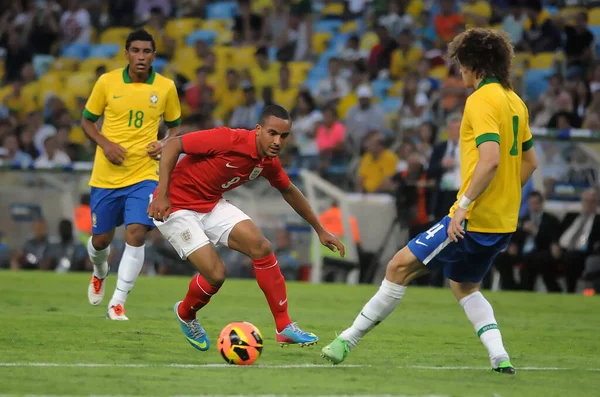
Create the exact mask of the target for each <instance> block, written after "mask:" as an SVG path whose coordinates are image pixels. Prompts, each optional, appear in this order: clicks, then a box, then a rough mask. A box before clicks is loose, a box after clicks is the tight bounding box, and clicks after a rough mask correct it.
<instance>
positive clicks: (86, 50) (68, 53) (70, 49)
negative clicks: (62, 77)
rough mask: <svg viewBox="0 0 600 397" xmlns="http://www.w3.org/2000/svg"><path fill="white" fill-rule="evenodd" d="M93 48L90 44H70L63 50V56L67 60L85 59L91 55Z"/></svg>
mask: <svg viewBox="0 0 600 397" xmlns="http://www.w3.org/2000/svg"><path fill="white" fill-rule="evenodd" d="M91 47H92V46H91V45H90V44H78V43H75V44H69V45H68V46H67V47H65V48H64V49H63V50H62V52H61V56H63V57H67V58H77V59H85V58H87V57H88V56H89V55H90V50H91Z"/></svg>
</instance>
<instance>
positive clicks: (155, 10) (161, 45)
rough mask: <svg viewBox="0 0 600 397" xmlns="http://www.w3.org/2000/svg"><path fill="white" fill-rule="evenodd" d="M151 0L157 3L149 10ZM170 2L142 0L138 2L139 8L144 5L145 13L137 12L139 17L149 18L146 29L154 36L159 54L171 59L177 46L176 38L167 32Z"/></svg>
mask: <svg viewBox="0 0 600 397" xmlns="http://www.w3.org/2000/svg"><path fill="white" fill-rule="evenodd" d="M151 2H153V3H155V5H154V6H152V7H151V8H150V10H149V12H148V8H147V7H149V6H150V3H151ZM168 3H169V2H165V1H164V0H152V1H150V2H148V1H140V2H138V8H140V7H142V8H143V9H144V13H143V14H139V13H138V12H136V15H138V17H139V16H140V15H144V17H141V19H142V20H146V19H147V20H148V22H147V24H146V25H145V26H144V29H146V31H147V32H148V33H150V34H151V35H152V37H153V38H154V42H155V44H156V54H157V56H159V57H163V58H168V59H170V58H171V57H172V56H173V52H174V50H175V47H176V46H175V40H173V39H172V38H170V37H169V36H167V35H166V33H165V26H166V24H167V20H166V17H167V16H168V15H169V14H168V13H167V10H169V9H170V4H168Z"/></svg>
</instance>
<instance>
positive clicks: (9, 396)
mask: <svg viewBox="0 0 600 397" xmlns="http://www.w3.org/2000/svg"><path fill="white" fill-rule="evenodd" d="M17 396H18V397H67V396H68V397H78V396H77V395H71V394H68V395H67V394H65V395H61V394H0V397H17ZM291 396H292V395H289V397H291ZM293 396H294V397H298V396H302V395H301V394H299V395H293ZM82 397H138V396H133V395H127V394H125V395H123V394H119V395H111V394H90V395H86V396H82ZM139 397H142V396H139ZM171 397H288V395H287V394H199V395H187V394H186V395H174V396H171ZM311 397H450V396H449V395H446V394H443V395H442V394H365V395H360V394H359V395H355V394H330V395H316V396H314V395H311Z"/></svg>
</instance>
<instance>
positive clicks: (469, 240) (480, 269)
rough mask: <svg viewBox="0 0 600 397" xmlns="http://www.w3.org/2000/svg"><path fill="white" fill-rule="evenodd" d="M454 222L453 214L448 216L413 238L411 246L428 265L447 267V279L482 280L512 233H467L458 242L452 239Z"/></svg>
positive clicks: (445, 269) (459, 280)
mask: <svg viewBox="0 0 600 397" xmlns="http://www.w3.org/2000/svg"><path fill="white" fill-rule="evenodd" d="M450 221H451V218H450V217H448V216H446V217H444V218H443V219H442V220H441V221H440V222H438V223H436V224H435V225H433V226H432V227H431V228H429V230H427V231H426V232H424V233H421V234H419V235H418V236H417V237H415V238H414V239H412V240H411V241H410V242H409V243H408V248H409V249H410V251H411V252H412V253H413V254H414V255H415V256H416V257H417V259H419V260H420V261H421V262H422V263H423V264H424V265H425V266H427V267H428V268H430V269H436V268H440V267H443V268H444V276H445V277H446V278H449V279H450V280H453V281H456V282H459V283H478V282H480V281H481V280H483V278H484V277H485V275H486V274H487V273H488V271H489V270H490V268H491V267H492V264H493V263H494V260H495V259H496V256H498V254H499V253H500V252H501V251H502V250H504V249H505V248H506V246H507V245H508V243H509V242H510V239H511V237H512V233H477V232H466V233H465V237H464V238H463V239H462V240H459V241H458V242H457V243H455V242H452V241H451V240H450V239H449V238H448V225H450Z"/></svg>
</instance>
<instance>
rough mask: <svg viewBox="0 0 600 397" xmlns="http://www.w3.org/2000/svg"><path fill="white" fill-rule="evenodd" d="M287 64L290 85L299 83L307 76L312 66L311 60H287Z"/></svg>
mask: <svg viewBox="0 0 600 397" xmlns="http://www.w3.org/2000/svg"><path fill="white" fill-rule="evenodd" d="M287 66H288V68H289V70H290V80H291V81H290V82H291V84H292V85H298V84H301V83H302V82H303V81H304V80H305V79H306V77H307V76H308V72H309V71H310V70H311V69H312V68H313V64H312V63H311V62H289V63H288V64H287Z"/></svg>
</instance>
